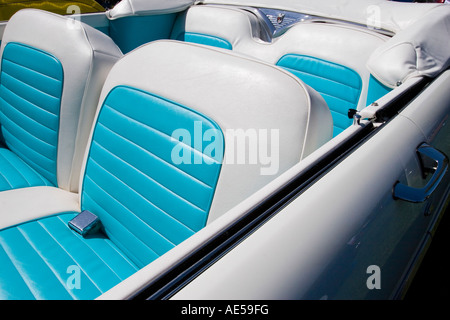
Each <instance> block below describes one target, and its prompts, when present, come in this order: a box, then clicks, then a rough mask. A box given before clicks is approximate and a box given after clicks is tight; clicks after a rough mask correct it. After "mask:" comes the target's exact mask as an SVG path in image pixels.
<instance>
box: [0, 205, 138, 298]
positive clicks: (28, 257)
mask: <svg viewBox="0 0 450 320" xmlns="http://www.w3.org/2000/svg"><path fill="white" fill-rule="evenodd" d="M75 215H76V213H74V212H73V213H63V214H60V215H56V216H51V217H48V218H43V219H40V220H37V221H31V222H27V223H24V224H21V225H18V226H15V227H11V228H8V229H4V230H1V231H0V265H1V272H0V299H21V300H25V299H46V300H50V299H58V300H62V299H94V298H96V297H98V296H99V295H100V294H102V293H103V292H105V291H107V290H109V289H110V288H112V287H113V286H114V285H116V284H117V283H119V282H120V281H122V280H124V279H125V278H127V277H128V276H130V275H131V274H133V273H134V272H136V270H137V267H136V266H135V265H134V264H133V263H132V262H131V261H130V260H129V259H127V258H126V257H125V256H124V255H123V254H122V253H121V252H120V250H119V249H118V248H117V247H116V246H115V245H114V243H112V242H111V241H110V240H109V239H107V238H106V237H105V236H103V235H102V234H101V233H96V234H94V235H92V236H88V237H86V238H83V237H82V236H80V235H79V234H77V233H75V232H73V231H72V230H70V229H69V227H68V226H67V223H68V221H69V220H71V219H72V218H73V217H74V216H75Z"/></svg>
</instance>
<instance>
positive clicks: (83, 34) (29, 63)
mask: <svg viewBox="0 0 450 320" xmlns="http://www.w3.org/2000/svg"><path fill="white" fill-rule="evenodd" d="M121 56H122V53H121V52H120V50H119V49H118V48H117V46H116V45H115V44H114V43H113V41H112V40H111V39H110V38H109V37H107V36H106V35H105V34H103V33H102V32H100V31H98V30H96V29H94V28H91V27H89V26H88V25H86V24H84V23H80V22H78V21H75V20H72V19H69V18H66V17H62V16H59V15H56V14H52V13H49V12H46V11H40V10H35V9H25V10H21V11H19V12H17V13H16V14H15V15H14V16H13V17H12V18H11V20H10V21H9V22H8V24H7V26H6V29H5V31H4V35H3V39H2V42H1V51H0V59H1V60H0V61H1V70H0V71H1V74H0V124H1V131H2V134H3V138H4V141H3V142H4V147H2V148H0V191H4V190H10V189H17V188H23V187H32V186H55V187H58V188H61V189H64V190H68V191H71V192H76V191H77V190H78V183H79V173H80V169H81V162H82V158H83V155H84V150H85V148H86V143H87V138H88V136H89V132H90V128H91V125H92V119H93V116H94V114H95V109H96V106H97V103H98V97H99V94H100V90H101V87H102V85H103V81H104V79H105V77H106V75H107V73H108V72H109V70H110V68H111V67H112V65H113V64H114V63H115V62H116V61H117V60H118V59H119V58H120V57H121Z"/></svg>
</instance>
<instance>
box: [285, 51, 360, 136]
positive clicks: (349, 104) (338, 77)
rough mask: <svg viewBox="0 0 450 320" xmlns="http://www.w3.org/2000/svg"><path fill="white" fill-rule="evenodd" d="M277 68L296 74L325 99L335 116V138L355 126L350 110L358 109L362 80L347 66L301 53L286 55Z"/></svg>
mask: <svg viewBox="0 0 450 320" xmlns="http://www.w3.org/2000/svg"><path fill="white" fill-rule="evenodd" d="M277 65H278V66H280V67H283V68H284V69H286V70H288V71H290V72H292V73H293V74H294V75H296V76H297V77H298V78H299V79H301V80H302V81H303V82H305V83H306V84H307V85H309V86H310V87H312V88H313V89H315V90H316V91H317V92H319V93H320V94H321V95H322V97H323V98H324V99H325V101H326V103H327V104H328V107H329V108H330V111H331V115H332V117H333V136H336V135H338V134H339V133H341V132H342V131H343V130H344V129H346V128H347V127H348V126H350V125H351V124H352V120H351V119H349V117H348V110H349V109H356V108H357V106H358V101H359V98H360V96H361V90H362V80H361V77H360V76H359V75H358V74H357V73H356V72H355V71H353V70H352V69H349V68H347V67H345V66H342V65H339V64H336V63H332V62H329V61H325V60H322V59H318V58H315V57H309V56H304V55H298V54H287V55H285V56H283V57H282V58H281V59H280V60H279V61H278V62H277Z"/></svg>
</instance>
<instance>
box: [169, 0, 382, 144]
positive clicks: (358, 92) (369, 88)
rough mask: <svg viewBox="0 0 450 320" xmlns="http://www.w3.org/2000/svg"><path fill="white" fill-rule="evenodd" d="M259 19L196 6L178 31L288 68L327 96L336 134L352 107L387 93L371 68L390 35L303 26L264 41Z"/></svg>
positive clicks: (319, 25)
mask: <svg viewBox="0 0 450 320" xmlns="http://www.w3.org/2000/svg"><path fill="white" fill-rule="evenodd" d="M255 19H256V18H255V15H253V14H252V13H250V12H247V11H244V10H240V9H231V8H224V7H214V6H193V7H191V8H190V9H189V10H188V11H187V13H186V14H185V15H184V16H183V17H181V18H179V19H178V21H177V22H176V28H175V29H174V30H178V31H176V34H182V32H185V33H186V34H189V33H193V34H195V35H196V36H194V37H191V38H189V37H186V38H185V40H187V41H191V42H197V43H201V44H209V45H212V46H220V45H218V43H216V42H213V41H205V39H210V38H211V39H212V38H215V37H217V38H218V39H220V41H221V42H223V43H228V44H230V45H229V47H230V48H232V49H233V50H234V51H237V52H240V53H243V54H248V55H250V56H253V57H256V58H259V59H262V60H264V61H267V62H269V63H273V64H276V65H278V66H280V67H283V68H285V69H286V70H289V71H290V72H292V73H293V74H295V75H296V76H298V77H299V78H300V79H301V80H303V81H304V82H305V83H306V84H308V85H310V86H311V87H312V88H314V89H315V90H317V91H318V92H319V93H321V94H322V96H323V97H324V99H325V101H326V102H327V104H328V106H329V108H330V110H331V112H332V114H333V121H334V135H337V134H338V133H340V132H341V131H342V130H343V129H345V128H347V127H348V126H349V125H350V124H351V119H349V118H348V116H347V113H348V109H357V110H361V109H362V108H364V107H365V106H367V105H368V104H370V103H371V102H373V101H375V100H376V99H378V98H379V97H380V96H382V95H384V94H385V93H387V92H388V90H389V89H388V88H387V87H385V86H383V85H381V84H380V83H379V82H378V81H377V80H376V79H375V78H373V77H372V76H371V75H370V73H369V72H368V70H367V68H366V63H367V61H368V59H369V57H370V55H371V53H372V52H373V51H374V50H375V49H376V48H377V47H379V46H380V45H382V44H383V43H384V42H385V41H386V39H387V37H384V36H381V35H379V34H376V33H375V32H371V31H370V30H363V29H362V28H357V27H351V26H343V25H339V24H330V23H311V22H304V23H299V24H297V25H295V26H293V27H291V28H290V29H289V30H288V31H287V32H286V33H285V34H283V35H281V36H279V37H277V38H275V39H274V40H273V41H272V43H265V42H263V41H261V40H258V37H257V36H255V35H257V34H258V33H259V31H260V29H261V27H260V25H259V24H258V22H257V21H256V20H255ZM180 30H182V32H181V31H180ZM197 35H201V36H197ZM178 39H179V40H183V37H178Z"/></svg>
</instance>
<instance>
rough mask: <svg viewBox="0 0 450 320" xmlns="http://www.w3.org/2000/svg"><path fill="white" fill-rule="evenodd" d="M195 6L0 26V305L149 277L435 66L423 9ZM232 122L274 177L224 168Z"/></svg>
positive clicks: (89, 292) (234, 163)
mask: <svg viewBox="0 0 450 320" xmlns="http://www.w3.org/2000/svg"><path fill="white" fill-rule="evenodd" d="M204 2H205V3H203V2H200V3H194V1H182V0H177V1H140V0H124V1H122V2H120V3H119V4H118V5H117V6H116V7H114V8H113V9H112V10H109V11H107V12H106V13H104V14H101V16H100V15H94V16H96V17H97V19H98V17H99V16H100V19H99V21H100V25H101V26H96V25H95V23H93V24H92V25H89V24H90V23H89V21H91V20H89V15H86V17H83V18H82V19H81V21H80V20H79V19H74V18H73V17H70V16H61V15H57V14H53V13H49V12H46V11H42V10H38V9H24V10H20V11H18V12H17V13H16V14H15V15H14V16H13V17H12V18H11V19H10V20H9V21H8V23H7V24H6V27H5V30H4V32H3V36H2V38H1V51H0V59H1V67H0V68H1V69H0V124H1V147H0V265H1V266H2V267H1V272H0V299H95V298H99V297H100V298H102V297H105V298H117V297H121V298H122V295H125V294H126V292H127V290H124V289H123V288H124V286H127V288H135V287H136V286H138V287H139V286H140V287H142V286H143V285H145V283H146V281H147V282H148V278H146V277H147V276H145V275H144V276H142V274H143V272H146V270H147V272H148V270H149V269H151V268H152V262H154V261H156V260H159V261H160V262H159V265H158V266H156V267H155V268H154V269H153V271H152V272H155V273H158V272H162V271H161V270H163V269H164V268H163V266H164V265H166V268H167V267H169V266H171V265H173V263H174V262H173V261H172V260H170V257H168V258H167V261H166V262H164V257H165V254H166V253H167V252H169V251H170V250H171V249H173V248H175V247H177V246H179V245H180V244H181V243H182V242H184V241H185V240H186V239H188V238H191V237H192V236H193V235H195V234H197V233H198V232H199V231H200V230H202V229H206V228H205V227H206V226H209V225H213V222H215V221H217V220H219V219H220V218H223V217H224V216H225V215H226V214H227V212H229V211H230V210H232V209H233V208H234V207H235V206H237V205H239V204H240V203H242V202H243V201H245V200H246V199H248V198H249V197H250V196H251V195H252V194H254V193H255V192H257V191H258V190H260V189H261V188H263V187H264V186H266V185H268V184H269V182H272V181H274V180H276V178H278V177H279V176H281V175H282V174H283V173H285V172H288V171H289V170H292V169H293V168H295V167H296V166H298V165H299V164H300V163H303V161H307V159H308V156H311V155H312V154H313V153H314V154H319V155H320V153H321V152H327V150H329V149H330V148H332V147H333V145H334V141H338V140H339V139H345V138H346V137H348V136H351V134H352V132H353V131H354V130H357V128H355V127H356V126H354V125H353V124H354V123H355V121H356V120H355V118H354V115H355V114H358V113H360V114H364V113H363V111H364V110H365V108H366V107H367V106H371V105H373V104H374V103H376V102H377V101H378V100H379V99H380V98H382V97H384V96H385V95H386V94H389V93H390V92H392V91H394V90H398V89H401V87H402V84H403V83H404V82H406V81H407V80H408V79H410V78H414V77H418V76H423V75H430V74H432V73H433V72H436V70H438V69H439V70H440V69H442V65H443V64H444V63H447V62H446V61H442V63H441V65H439V63H438V64H436V63H434V65H430V64H427V61H428V60H427V52H421V51H420V50H418V49H417V47H418V46H417V45H416V44H417V43H424V42H432V41H433V40H432V39H429V38H428V37H427V36H424V31H423V30H424V29H426V30H434V28H435V27H436V25H439V24H440V23H444V22H442V21H443V20H444V18H443V17H444V16H445V14H448V10H442V8H441V7H436V8H435V7H434V5H433V7H430V8H431V9H430V11H429V12H427V13H426V14H429V15H432V16H433V17H434V19H427V20H426V23H422V20H420V21H419V22H418V23H416V24H412V23H409V22H410V21H409V20H408V21H407V22H408V23H406V22H404V21H406V19H405V20H402V19H401V18H399V21H400V22H398V23H397V24H396V25H389V23H391V22H392V21H391V20H389V18H386V20H385V21H384V20H383V21H384V22H382V23H385V24H384V25H381V26H380V27H379V28H372V27H369V28H368V27H367V26H366V25H363V24H361V23H358V22H354V23H347V22H344V21H343V20H339V19H333V18H332V16H333V14H330V15H329V17H324V16H319V15H313V14H309V13H308V14H304V13H301V10H299V12H290V11H282V10H281V11H280V10H275V9H271V8H256V7H251V6H246V7H244V6H239V5H232V4H230V5H224V4H220V2H219V1H204ZM395 8H397V7H396V6H395V5H394V4H392V9H393V11H394V12H397V13H398V15H399V16H401V14H400V11H395ZM446 9H447V8H446ZM306 12H308V10H307V11H306ZM410 13H411V16H416V17H420V16H422V15H424V14H425V13H423V12H419V10H417V8H415V7H414V8H412V7H411V12H410ZM83 19H86V20H83ZM410 25H411V26H410ZM105 26H106V27H105ZM418 30H421V31H420V32H419V31H418ZM433 32H434V31H430V33H429V34H430V35H431V34H432V33H433ZM425 34H426V33H425ZM418 35H419V36H418ZM431 45H434V46H436V47H438V46H439V45H440V44H436V43H432V44H431ZM447 47H448V45H447ZM442 50H444V49H442ZM437 51H438V52H439V51H440V50H437ZM438 58H439V57H438ZM434 61H436V60H434ZM367 114H369V115H370V112H368V113H367ZM366 118H367V117H366ZM239 130H241V132H244V134H245V133H247V134H251V133H253V132H256V134H259V137H260V138H261V135H262V133H264V134H266V136H265V137H264V138H265V139H266V140H267V141H268V142H269V145H268V148H267V149H268V150H266V155H269V154H270V152H272V154H275V153H276V154H278V157H277V160H276V162H277V163H276V168H275V169H277V170H276V172H275V173H273V174H272V173H271V174H262V172H264V170H265V169H267V166H268V165H269V164H268V163H263V162H262V161H259V162H258V161H253V162H252V161H243V162H242V163H239V161H238V160H237V158H238V157H239V156H238V154H239V152H242V150H240V149H239V145H238V144H237V143H235V142H236V141H235V140H233V139H234V138H236V135H233V134H236V132H239ZM270 134H274V135H273V136H272V137H276V138H277V139H270V138H267V136H268V135H269V136H270ZM246 138H248V136H246ZM321 150H323V151H321ZM175 151H176V152H175ZM252 151H254V150H253V149H252V147H251V146H249V147H248V148H247V149H246V150H244V154H245V155H247V156H248V155H250V154H251V152H252ZM259 152H260V154H261V150H259ZM272 160H273V161H275V160H274V159H272ZM271 164H272V165H275V164H274V163H271ZM238 218H239V217H238V216H237V217H235V218H234V219H238ZM212 228H214V227H212ZM198 239H200V238H198ZM198 241H200V240H198ZM160 257H161V258H160ZM76 276H78V278H77V277H76ZM142 279H144V280H142ZM138 282H139V285H137V284H136V283H138ZM78 283H82V285H81V287H80V286H77V284H78ZM119 285H120V286H121V287H119ZM119 289H120V290H119ZM129 290H131V291H133V290H134V289H129ZM118 292H120V293H118ZM116 294H117V295H116Z"/></svg>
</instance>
